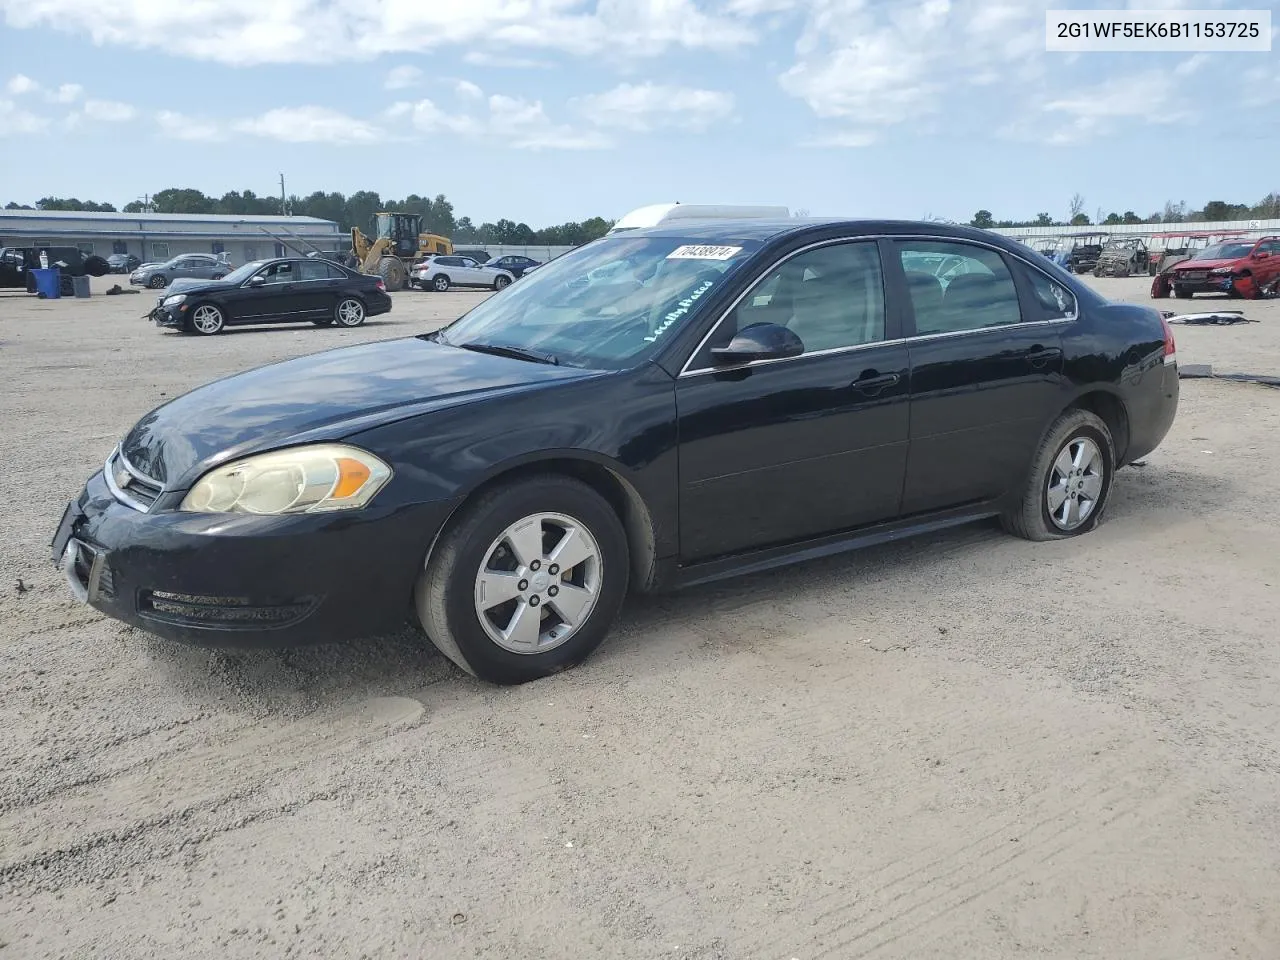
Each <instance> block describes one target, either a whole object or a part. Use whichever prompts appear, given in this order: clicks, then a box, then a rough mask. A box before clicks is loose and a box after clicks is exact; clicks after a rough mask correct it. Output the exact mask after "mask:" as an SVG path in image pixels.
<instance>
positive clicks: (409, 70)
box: [382, 65, 422, 90]
mask: <svg viewBox="0 0 1280 960" xmlns="http://www.w3.org/2000/svg"><path fill="white" fill-rule="evenodd" d="M421 82H422V71H421V70H420V69H419V68H417V67H411V66H407V65H406V66H402V67H392V68H391V69H390V70H388V71H387V79H386V80H385V81H384V82H383V84H382V85H383V86H384V87H385V88H386V89H388V90H406V89H408V88H409V87H416V86H417V85H418V84H419V83H421Z"/></svg>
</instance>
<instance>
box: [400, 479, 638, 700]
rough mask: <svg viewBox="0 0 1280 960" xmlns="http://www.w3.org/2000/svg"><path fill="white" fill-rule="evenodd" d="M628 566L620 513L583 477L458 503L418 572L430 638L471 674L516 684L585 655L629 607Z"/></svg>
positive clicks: (534, 482) (529, 484) (530, 483)
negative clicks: (459, 509) (456, 512)
mask: <svg viewBox="0 0 1280 960" xmlns="http://www.w3.org/2000/svg"><path fill="white" fill-rule="evenodd" d="M629 575H630V562H629V557H628V553H627V538H626V533H625V531H624V530H623V527H622V523H621V521H620V520H619V519H618V515H617V514H616V513H615V512H614V510H613V508H612V507H611V506H610V505H609V503H608V501H606V500H605V499H604V498H603V497H602V496H600V494H598V493H596V491H595V490H593V489H592V488H591V487H589V486H587V485H586V484H584V483H582V482H581V481H578V480H574V479H571V478H569V477H561V476H544V477H538V478H535V479H531V480H524V481H519V482H517V483H513V484H509V485H506V486H502V487H499V488H497V489H495V490H492V491H490V492H488V493H486V494H483V495H482V496H480V497H479V498H478V499H477V500H476V501H475V502H474V503H472V504H470V505H469V506H467V507H464V508H463V511H462V512H461V513H460V515H459V517H458V518H457V520H456V521H454V522H451V524H450V527H449V529H448V530H447V531H446V533H445V534H444V536H442V537H441V539H440V542H439V544H438V545H437V547H436V549H435V550H434V551H433V555H432V557H431V559H430V562H429V563H428V565H427V567H426V569H425V570H424V571H423V573H422V575H421V576H420V577H419V580H418V584H417V588H416V590H415V596H414V599H415V603H416V606H417V610H418V617H419V620H420V621H421V623H422V628H423V630H425V631H426V634H427V636H428V637H429V638H430V639H431V641H432V643H434V644H435V645H436V647H437V648H438V649H439V650H440V652H441V653H443V654H444V655H445V656H447V657H448V658H449V659H450V660H452V661H453V662H454V663H456V664H457V665H458V666H459V667H461V668H462V669H464V670H466V671H467V672H468V673H470V674H472V675H474V676H476V677H478V678H480V679H481V680H485V681H487V682H490V683H498V684H517V683H525V682H527V681H530V680H536V679H538V678H539V677H545V676H548V675H550V674H553V673H559V672H560V671H562V670H567V669H569V668H570V667H573V666H576V665H577V664H579V663H581V662H582V661H583V660H585V659H586V658H587V657H588V656H589V655H590V654H591V653H592V652H593V651H594V650H595V649H596V648H597V647H598V646H599V645H600V643H601V641H603V640H604V638H605V635H606V634H607V633H608V632H609V629H610V627H611V626H612V624H613V621H614V619H615V618H616V617H617V615H618V610H619V609H620V608H621V606H622V600H623V597H624V596H625V595H626V591H627V581H628V577H629Z"/></svg>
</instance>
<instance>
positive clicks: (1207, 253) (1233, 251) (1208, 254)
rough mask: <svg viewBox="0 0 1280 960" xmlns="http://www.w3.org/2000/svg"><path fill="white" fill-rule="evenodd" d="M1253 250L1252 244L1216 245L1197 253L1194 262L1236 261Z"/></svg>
mask: <svg viewBox="0 0 1280 960" xmlns="http://www.w3.org/2000/svg"><path fill="white" fill-rule="evenodd" d="M1252 249H1253V244H1252V243H1215V244H1214V245H1213V246H1211V247H1205V248H1204V249H1203V250H1201V251H1200V252H1199V253H1197V254H1196V255H1195V256H1194V257H1192V259H1193V260H1236V259H1238V258H1240V257H1243V256H1245V255H1246V254H1248V252H1249V251H1250V250H1252Z"/></svg>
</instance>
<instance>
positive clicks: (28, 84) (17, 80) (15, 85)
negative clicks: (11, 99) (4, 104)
mask: <svg viewBox="0 0 1280 960" xmlns="http://www.w3.org/2000/svg"><path fill="white" fill-rule="evenodd" d="M4 88H5V90H6V91H7V92H8V93H11V94H12V95H13V96H15V97H20V96H22V95H23V94H24V93H34V92H35V91H37V90H39V89H40V84H38V83H36V82H35V81H34V80H32V79H31V78H30V77H28V76H26V75H25V74H21V73H17V74H14V75H13V76H12V77H10V78H9V82H8V83H6V84H5V85H4Z"/></svg>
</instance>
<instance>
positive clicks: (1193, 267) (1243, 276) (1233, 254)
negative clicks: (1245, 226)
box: [1151, 237, 1280, 300]
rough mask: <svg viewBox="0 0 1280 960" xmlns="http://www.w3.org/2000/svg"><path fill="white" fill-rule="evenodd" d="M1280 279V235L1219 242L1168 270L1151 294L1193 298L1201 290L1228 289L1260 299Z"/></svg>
mask: <svg viewBox="0 0 1280 960" xmlns="http://www.w3.org/2000/svg"><path fill="white" fill-rule="evenodd" d="M1277 281H1280V237H1262V238H1260V239H1258V240H1227V241H1224V242H1223V243H1215V244H1213V245H1212V246H1209V247H1206V248H1205V249H1203V250H1200V251H1198V252H1196V254H1195V255H1194V256H1192V257H1190V258H1188V259H1186V260H1183V261H1181V262H1180V263H1177V264H1175V265H1174V266H1173V267H1171V268H1169V269H1168V270H1166V271H1164V272H1162V273H1160V274H1159V275H1157V276H1156V278H1155V279H1154V280H1153V281H1152V283H1151V296H1152V297H1154V298H1156V299H1161V298H1164V297H1167V296H1169V294H1170V293H1172V294H1173V295H1174V296H1175V297H1178V298H1181V299H1190V298H1191V297H1194V296H1195V295H1196V294H1197V293H1225V294H1227V295H1228V296H1230V297H1244V298H1246V299H1250V300H1253V299H1256V298H1258V297H1260V296H1270V295H1271V294H1272V291H1273V290H1274V289H1275V285H1276V282H1277Z"/></svg>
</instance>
